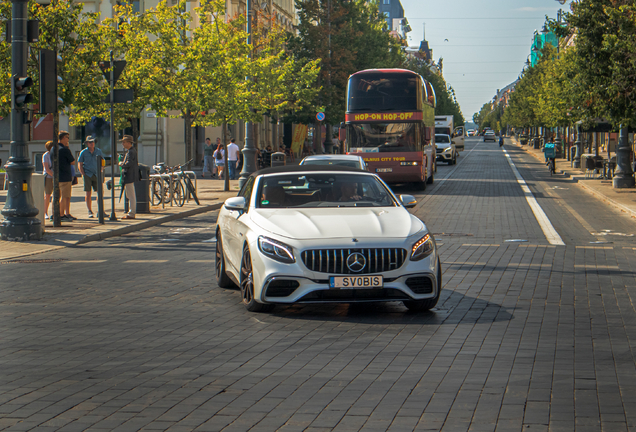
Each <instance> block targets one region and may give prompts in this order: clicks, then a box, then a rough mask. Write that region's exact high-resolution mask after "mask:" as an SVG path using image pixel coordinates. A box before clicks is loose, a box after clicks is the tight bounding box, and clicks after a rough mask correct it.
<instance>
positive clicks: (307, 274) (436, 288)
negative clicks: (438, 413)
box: [216, 166, 442, 312]
mask: <svg viewBox="0 0 636 432" xmlns="http://www.w3.org/2000/svg"><path fill="white" fill-rule="evenodd" d="M415 205H416V201H415V198H414V197H413V196H410V195H401V196H400V197H399V198H398V197H396V196H395V195H394V194H393V192H391V189H389V188H388V187H387V186H386V184H385V183H384V182H383V181H382V180H381V179H380V178H379V177H378V176H376V175H375V174H372V173H368V172H362V171H360V170H357V169H352V168H347V167H341V166H283V167H275V168H267V169H264V170H261V171H258V172H256V173H254V174H252V175H251V176H250V177H249V178H248V179H247V180H246V182H245V184H244V185H243V187H242V189H241V191H240V192H239V194H238V196H237V197H235V198H229V199H228V200H226V201H225V203H224V205H223V208H222V209H221V211H220V212H219V216H218V221H217V230H216V280H217V283H218V285H219V286H220V287H224V288H226V287H227V288H229V287H232V286H239V287H240V290H241V296H242V299H243V304H244V305H245V307H246V308H247V310H249V311H252V312H256V311H266V310H269V309H270V308H271V306H272V305H274V304H294V303H330V302H331V303H353V302H377V301H401V302H403V303H404V305H405V306H406V307H407V308H408V309H411V310H416V311H423V310H428V309H431V308H432V307H434V306H435V305H436V304H437V301H438V299H439V296H440V291H441V289H442V270H441V264H440V258H439V255H438V251H437V247H436V244H435V239H434V238H433V235H432V234H431V233H430V232H429V230H428V228H427V227H426V225H425V224H424V222H422V221H421V220H420V219H419V218H417V217H416V216H414V215H412V214H411V213H409V211H408V210H407V208H410V207H414V206H415Z"/></svg>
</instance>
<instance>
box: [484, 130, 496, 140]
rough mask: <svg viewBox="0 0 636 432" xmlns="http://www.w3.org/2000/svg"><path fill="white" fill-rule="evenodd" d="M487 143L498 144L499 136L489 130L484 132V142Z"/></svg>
mask: <svg viewBox="0 0 636 432" xmlns="http://www.w3.org/2000/svg"><path fill="white" fill-rule="evenodd" d="M486 141H493V142H497V136H496V135H495V133H494V132H493V131H491V130H487V131H486V132H484V142H486Z"/></svg>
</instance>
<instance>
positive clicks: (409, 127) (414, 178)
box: [345, 69, 435, 190]
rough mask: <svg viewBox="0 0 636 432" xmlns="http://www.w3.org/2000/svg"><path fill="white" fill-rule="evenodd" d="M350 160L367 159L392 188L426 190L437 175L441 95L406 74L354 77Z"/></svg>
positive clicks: (410, 73) (387, 71)
mask: <svg viewBox="0 0 636 432" xmlns="http://www.w3.org/2000/svg"><path fill="white" fill-rule="evenodd" d="M345 128H346V144H345V151H346V152H347V153H348V154H353V155H358V156H362V158H363V159H364V160H365V161H366V163H367V165H368V166H369V171H371V172H373V173H376V174H378V175H379V176H380V178H382V180H384V181H385V182H387V183H393V184H396V183H414V184H416V186H417V188H418V189H420V190H423V189H425V188H426V183H433V178H434V177H433V176H434V173H435V142H434V139H435V91H434V90H433V86H432V85H431V84H430V83H429V82H428V81H426V80H425V79H424V78H422V77H421V76H420V75H419V74H417V73H415V72H413V71H410V70H406V69H369V70H364V71H360V72H356V73H354V74H353V75H351V76H350V77H349V83H348V88H347V112H346V115H345Z"/></svg>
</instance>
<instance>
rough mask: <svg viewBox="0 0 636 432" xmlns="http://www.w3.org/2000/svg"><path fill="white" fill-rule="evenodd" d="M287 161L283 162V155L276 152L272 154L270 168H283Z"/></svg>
mask: <svg viewBox="0 0 636 432" xmlns="http://www.w3.org/2000/svg"><path fill="white" fill-rule="evenodd" d="M286 163H287V161H286V160H285V153H282V152H276V153H272V167H278V166H284V165H286Z"/></svg>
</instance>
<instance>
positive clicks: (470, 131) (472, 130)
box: [466, 129, 475, 136]
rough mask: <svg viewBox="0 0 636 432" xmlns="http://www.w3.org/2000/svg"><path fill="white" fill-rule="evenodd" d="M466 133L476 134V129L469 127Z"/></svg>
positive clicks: (469, 134)
mask: <svg viewBox="0 0 636 432" xmlns="http://www.w3.org/2000/svg"><path fill="white" fill-rule="evenodd" d="M466 134H467V135H468V136H475V129H468V130H467V131H466Z"/></svg>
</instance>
